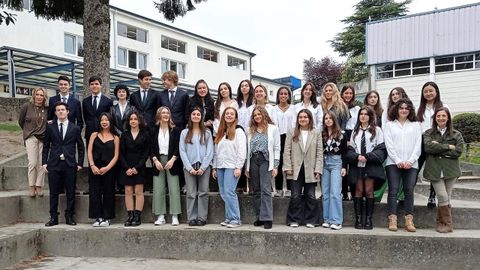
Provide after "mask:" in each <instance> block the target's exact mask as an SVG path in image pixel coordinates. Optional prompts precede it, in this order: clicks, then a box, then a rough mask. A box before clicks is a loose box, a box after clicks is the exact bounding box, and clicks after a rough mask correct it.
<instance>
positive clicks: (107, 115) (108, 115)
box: [98, 112, 118, 136]
mask: <svg viewBox="0 0 480 270" xmlns="http://www.w3.org/2000/svg"><path fill="white" fill-rule="evenodd" d="M104 116H106V117H107V119H108V122H109V123H110V125H109V128H108V131H109V132H110V133H112V134H113V135H116V136H118V134H117V131H116V130H115V125H114V124H113V117H112V115H111V114H110V113H108V112H102V113H101V114H100V116H99V117H98V130H102V124H101V123H100V122H102V117H104Z"/></svg>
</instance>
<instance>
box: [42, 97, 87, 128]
mask: <svg viewBox="0 0 480 270" xmlns="http://www.w3.org/2000/svg"><path fill="white" fill-rule="evenodd" d="M59 101H61V99H60V96H59V95H55V96H53V97H50V98H49V99H48V116H47V120H54V121H56V120H57V116H56V115H55V110H54V106H55V104H56V103H57V102H59ZM67 104H68V121H69V122H71V123H74V124H76V125H77V126H78V127H79V128H80V130H81V129H82V128H83V118H82V107H81V105H80V101H79V100H78V99H76V98H75V97H74V96H73V95H72V94H69V95H68V100H67Z"/></svg>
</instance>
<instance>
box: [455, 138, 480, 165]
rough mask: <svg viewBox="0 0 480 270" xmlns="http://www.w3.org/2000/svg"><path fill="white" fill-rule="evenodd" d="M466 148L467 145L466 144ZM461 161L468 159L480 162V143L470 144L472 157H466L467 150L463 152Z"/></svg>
mask: <svg viewBox="0 0 480 270" xmlns="http://www.w3.org/2000/svg"><path fill="white" fill-rule="evenodd" d="M465 150H466V146H465ZM460 160H461V161H466V162H470V163H475V164H480V143H475V144H472V145H470V158H469V159H466V158H465V151H464V152H463V154H462V156H461V157H460Z"/></svg>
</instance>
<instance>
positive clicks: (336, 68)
mask: <svg viewBox="0 0 480 270" xmlns="http://www.w3.org/2000/svg"><path fill="white" fill-rule="evenodd" d="M342 69H343V65H342V64H340V63H338V62H336V61H335V60H333V59H332V58H331V57H329V56H326V57H323V58H322V59H320V60H316V59H315V58H313V57H311V58H310V59H305V60H303V77H304V79H305V80H306V81H308V82H311V83H313V85H315V88H316V89H318V90H320V89H322V87H323V86H324V85H325V84H326V83H327V82H333V83H338V82H339V81H340V75H341V73H342Z"/></svg>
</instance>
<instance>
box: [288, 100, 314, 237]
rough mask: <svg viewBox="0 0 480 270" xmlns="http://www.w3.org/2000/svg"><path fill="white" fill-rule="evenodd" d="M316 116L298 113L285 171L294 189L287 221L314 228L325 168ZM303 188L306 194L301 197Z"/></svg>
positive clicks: (292, 224) (294, 225) (290, 140)
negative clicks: (316, 194)
mask: <svg viewBox="0 0 480 270" xmlns="http://www.w3.org/2000/svg"><path fill="white" fill-rule="evenodd" d="M313 125H314V121H313V115H312V113H311V112H310V111H309V110H308V109H302V110H301V111H300V112H299V113H298V115H297V124H296V127H295V129H293V130H290V131H289V132H288V134H287V138H286V140H285V152H284V153H283V170H284V171H285V174H286V175H287V179H288V181H290V185H291V188H292V196H291V197H290V204H289V206H288V212H287V224H288V225H289V226H290V227H298V226H299V225H301V224H305V225H306V226H307V227H308V228H313V227H314V226H315V225H314V224H315V219H316V214H317V211H318V210H317V201H316V199H315V186H316V185H317V182H319V181H320V176H321V172H322V170H323V145H322V136H321V134H320V131H319V130H316V129H315V128H314V126H313ZM302 188H303V190H304V191H303V193H304V195H305V196H303V197H302Z"/></svg>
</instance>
